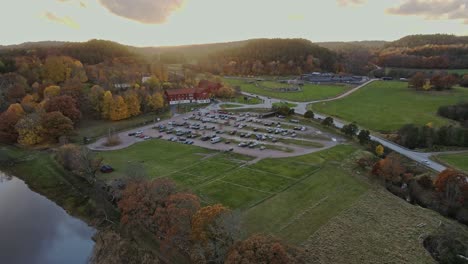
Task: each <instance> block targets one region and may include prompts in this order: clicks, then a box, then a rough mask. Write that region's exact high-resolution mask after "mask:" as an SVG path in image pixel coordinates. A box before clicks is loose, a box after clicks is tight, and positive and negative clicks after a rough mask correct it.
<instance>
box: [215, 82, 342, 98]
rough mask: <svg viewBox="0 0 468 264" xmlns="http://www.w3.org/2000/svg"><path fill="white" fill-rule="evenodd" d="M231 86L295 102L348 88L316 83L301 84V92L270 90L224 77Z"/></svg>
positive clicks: (277, 84) (274, 83)
mask: <svg viewBox="0 0 468 264" xmlns="http://www.w3.org/2000/svg"><path fill="white" fill-rule="evenodd" d="M224 82H227V83H229V84H231V85H233V86H240V87H241V89H242V91H244V92H248V93H254V94H259V95H263V96H269V97H272V98H278V99H284V100H289V101H296V102H306V101H312V100H319V99H325V98H331V97H335V96H337V95H339V94H342V93H344V92H346V91H347V90H348V89H350V86H345V85H317V84H306V85H304V86H302V91H301V92H275V91H270V90H265V89H262V88H261V87H257V86H255V84H253V83H247V82H246V81H244V80H239V79H224ZM260 85H264V86H266V87H269V88H272V89H275V88H280V87H285V86H287V84H281V83H277V82H272V81H264V82H260Z"/></svg>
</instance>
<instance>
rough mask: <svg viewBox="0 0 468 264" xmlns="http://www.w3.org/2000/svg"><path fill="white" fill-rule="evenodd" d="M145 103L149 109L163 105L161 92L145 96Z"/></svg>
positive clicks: (159, 107) (156, 108)
mask: <svg viewBox="0 0 468 264" xmlns="http://www.w3.org/2000/svg"><path fill="white" fill-rule="evenodd" d="M146 105H147V107H148V109H150V110H151V111H156V110H159V109H161V108H163V107H164V97H163V96H162V94H161V93H154V94H153V95H148V96H146Z"/></svg>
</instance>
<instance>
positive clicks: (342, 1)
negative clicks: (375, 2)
mask: <svg viewBox="0 0 468 264" xmlns="http://www.w3.org/2000/svg"><path fill="white" fill-rule="evenodd" d="M337 1H338V4H339V5H340V6H348V5H361V4H364V3H365V2H366V0H337Z"/></svg>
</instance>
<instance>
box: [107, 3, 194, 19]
mask: <svg viewBox="0 0 468 264" xmlns="http://www.w3.org/2000/svg"><path fill="white" fill-rule="evenodd" d="M98 1H99V3H101V5H103V6H104V7H105V8H106V9H107V10H109V11H110V12H112V13H114V14H116V15H118V16H121V17H125V18H128V19H131V20H135V21H138V22H141V23H145V24H161V23H164V22H165V21H166V19H167V18H168V17H169V16H170V15H171V14H172V13H173V12H174V11H176V10H177V9H179V8H181V7H182V5H183V4H184V2H185V1H186V0H98Z"/></svg>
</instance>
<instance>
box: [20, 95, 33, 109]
mask: <svg viewBox="0 0 468 264" xmlns="http://www.w3.org/2000/svg"><path fill="white" fill-rule="evenodd" d="M36 96H37V94H36ZM21 106H22V107H23V109H24V110H25V111H27V112H29V113H31V112H34V110H35V109H36V107H37V99H36V98H35V97H34V96H33V95H30V94H27V95H26V96H24V97H23V99H22V100H21Z"/></svg>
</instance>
